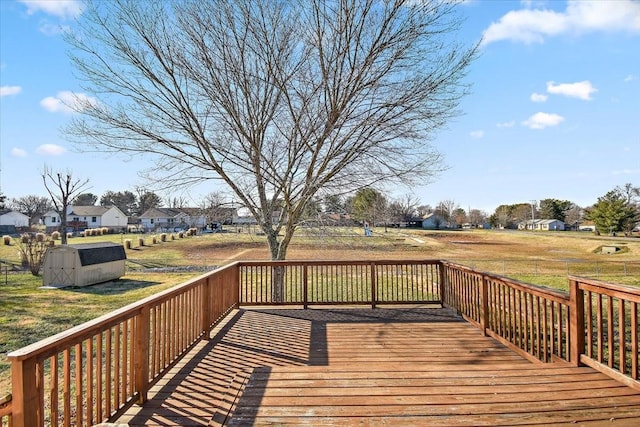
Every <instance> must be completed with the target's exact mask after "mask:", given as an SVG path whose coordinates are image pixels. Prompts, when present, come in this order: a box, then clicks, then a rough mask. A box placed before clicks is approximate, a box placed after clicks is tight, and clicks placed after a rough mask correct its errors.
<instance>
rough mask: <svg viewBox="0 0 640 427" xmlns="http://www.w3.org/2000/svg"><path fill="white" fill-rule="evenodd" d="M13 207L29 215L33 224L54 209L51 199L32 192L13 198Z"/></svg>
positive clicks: (30, 223) (30, 222)
mask: <svg viewBox="0 0 640 427" xmlns="http://www.w3.org/2000/svg"><path fill="white" fill-rule="evenodd" d="M10 205H11V207H12V208H13V209H15V210H17V211H19V212H22V213H23V214H25V215H27V216H28V217H29V225H33V224H34V223H35V222H36V221H37V220H38V219H39V218H41V217H42V216H43V215H44V214H46V213H47V211H50V210H52V209H53V204H52V203H51V199H49V198H48V197H44V196H36V195H34V194H30V195H27V196H23V197H20V198H18V199H11V203H10Z"/></svg>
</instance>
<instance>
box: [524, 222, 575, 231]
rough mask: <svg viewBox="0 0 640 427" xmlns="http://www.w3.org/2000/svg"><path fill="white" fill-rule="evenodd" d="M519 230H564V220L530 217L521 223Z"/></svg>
mask: <svg viewBox="0 0 640 427" xmlns="http://www.w3.org/2000/svg"><path fill="white" fill-rule="evenodd" d="M518 230H538V231H563V230H564V222H562V221H560V220H559V219H530V220H527V221H522V222H521V223H519V224H518Z"/></svg>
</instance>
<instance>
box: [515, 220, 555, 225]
mask: <svg viewBox="0 0 640 427" xmlns="http://www.w3.org/2000/svg"><path fill="white" fill-rule="evenodd" d="M554 222H562V223H563V224H564V221H560V220H559V219H528V220H526V221H522V222H521V223H520V224H552V223H554Z"/></svg>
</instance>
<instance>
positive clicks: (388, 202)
mask: <svg viewBox="0 0 640 427" xmlns="http://www.w3.org/2000/svg"><path fill="white" fill-rule="evenodd" d="M0 196H2V195H0ZM533 202H536V203H533ZM5 204H6V207H7V208H10V209H13V210H16V211H19V212H22V213H23V214H25V215H27V216H29V217H30V218H32V221H37V219H38V218H40V217H41V216H42V215H44V214H45V213H46V212H47V211H50V210H55V207H54V205H53V203H52V202H51V198H49V197H41V196H37V195H27V196H24V197H20V198H13V199H10V200H8V201H6V202H5ZM71 204H72V205H75V206H94V205H96V204H97V205H98V206H117V207H118V208H119V209H120V210H121V211H123V212H124V213H125V214H127V215H128V216H131V217H136V216H140V215H141V214H143V213H144V212H145V211H146V210H148V209H151V208H160V207H170V208H197V209H199V210H200V212H201V213H202V214H204V215H206V216H207V217H209V218H221V217H224V216H228V212H229V211H228V210H229V208H234V207H235V208H239V207H242V206H241V205H240V204H238V203H234V202H230V201H229V200H228V198H227V197H226V196H225V195H224V194H222V193H217V192H212V193H210V194H207V195H206V196H205V197H204V198H203V199H202V200H200V201H199V202H197V203H196V205H195V206H194V205H193V204H190V203H189V202H188V201H187V200H186V199H184V198H179V197H173V198H171V197H169V198H166V199H164V200H163V199H162V198H161V197H160V196H159V195H157V194H156V193H154V192H152V191H148V190H146V189H141V188H136V190H135V193H134V192H132V191H111V190H109V191H106V192H105V193H104V194H102V196H97V195H96V194H93V193H89V192H86V193H82V194H79V195H77V196H76V197H75V198H74V199H73V200H72V202H71ZM281 204H282V201H281ZM431 213H435V214H437V215H439V216H440V217H441V218H442V220H443V226H446V227H449V228H460V227H462V226H464V225H465V224H467V225H469V226H471V227H480V226H484V225H486V224H489V225H490V226H491V227H493V228H517V225H518V224H519V223H520V222H523V221H528V220H532V219H557V220H560V221H563V222H564V223H566V224H567V225H574V224H578V223H580V222H582V221H585V220H587V221H592V222H593V223H594V226H595V229H596V232H597V233H603V234H604V233H606V234H610V233H616V232H623V233H627V234H628V233H630V232H631V231H632V230H633V228H634V227H635V226H636V224H638V222H640V187H636V186H633V185H632V184H625V185H623V186H618V187H616V188H614V189H613V190H611V191H609V192H608V193H607V194H605V195H604V196H602V197H599V198H598V201H597V202H596V203H595V204H594V205H592V206H590V207H587V208H582V207H580V206H578V205H576V204H575V203H573V202H571V201H569V200H560V199H555V198H547V199H542V200H540V201H531V202H530V203H515V204H503V205H500V206H498V207H497V208H496V209H495V211H494V212H493V213H492V214H487V213H486V212H484V211H482V210H479V209H471V208H468V209H467V210H465V209H464V208H462V207H461V206H460V205H459V204H458V203H456V202H455V201H454V200H443V201H440V202H439V203H437V204H436V205H435V207H433V206H431V205H429V204H424V203H422V202H421V201H420V200H419V199H418V198H417V197H415V196H413V195H411V194H405V195H402V196H400V197H391V196H389V195H387V194H385V192H383V191H381V190H377V189H374V188H371V187H366V188H362V189H360V190H358V191H356V192H355V193H354V194H349V195H338V194H330V195H326V196H324V197H322V198H315V199H312V200H311V201H310V202H309V203H308V205H307V207H306V209H305V212H304V215H303V216H302V223H303V224H304V223H308V224H310V223H314V224H316V223H324V222H326V220H323V219H322V218H323V217H325V218H326V216H327V215H328V214H333V215H334V216H336V215H337V216H340V215H342V217H343V218H349V221H352V222H354V223H357V224H365V223H367V224H369V225H371V226H374V225H375V226H384V225H387V226H398V225H400V224H402V223H410V222H411V221H414V222H415V221H416V220H418V219H421V218H424V217H425V216H426V215H428V214H431ZM343 223H344V221H343Z"/></svg>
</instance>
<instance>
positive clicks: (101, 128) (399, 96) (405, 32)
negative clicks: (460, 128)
mask: <svg viewBox="0 0 640 427" xmlns="http://www.w3.org/2000/svg"><path fill="white" fill-rule="evenodd" d="M79 25H80V26H79V30H78V32H77V33H76V34H70V35H69V36H68V37H67V39H68V41H69V43H70V45H71V47H72V48H73V49H72V60H73V62H74V63H75V65H76V69H77V71H78V73H79V75H80V76H81V77H82V78H83V79H84V82H85V83H86V87H85V90H86V91H87V92H89V93H91V94H92V95H93V96H95V98H96V99H98V100H99V101H98V102H95V103H88V102H85V103H82V104H79V107H78V110H79V111H80V112H81V113H83V115H82V116H81V118H80V119H79V120H76V121H75V122H74V123H73V124H72V126H71V127H70V128H69V135H70V136H71V137H72V138H74V139H76V140H77V142H78V143H79V144H82V146H83V147H93V148H95V149H97V150H101V151H114V152H120V153H128V154H129V155H132V156H136V155H138V154H144V155H146V156H152V157H154V158H155V159H156V160H157V164H156V167H154V168H153V170H152V171H147V172H149V173H148V177H150V178H153V179H155V180H156V182H159V183H162V184H163V185H164V187H166V188H169V187H173V188H177V187H180V188H185V186H188V185H191V184H194V183H197V182H202V181H205V180H211V179H216V180H222V181H223V182H224V183H225V184H226V185H227V186H228V187H229V188H230V190H231V191H232V192H233V193H235V194H236V196H237V197H238V198H239V200H240V202H241V203H242V204H243V205H244V206H246V207H247V209H249V210H250V211H251V213H252V214H253V215H254V216H255V217H256V219H257V220H258V223H259V224H260V226H261V227H262V229H263V231H264V232H265V233H266V235H267V240H268V242H269V246H270V248H271V255H272V257H273V258H274V259H282V258H284V257H285V254H286V250H287V247H288V244H289V242H290V239H291V237H292V236H293V233H294V231H295V229H296V227H297V226H298V224H299V221H301V219H302V218H303V216H304V212H305V207H306V205H307V204H308V203H311V201H312V200H314V198H316V197H321V196H322V195H323V194H344V193H346V192H349V191H355V190H357V189H360V188H365V187H370V186H376V187H379V188H380V187H388V186H391V185H394V184H405V185H411V184H414V183H417V182H420V183H422V184H424V183H426V182H429V180H431V179H433V178H434V177H435V176H437V174H438V173H439V172H440V171H441V170H442V169H443V159H442V157H441V156H440V154H439V153H438V152H437V151H436V150H434V149H433V147H432V146H431V145H430V144H429V141H430V140H431V139H432V138H433V137H434V136H435V133H436V131H438V130H439V129H440V128H442V126H443V125H444V124H445V123H446V122H447V121H448V120H449V119H450V118H451V117H453V116H455V115H457V114H458V113H459V112H458V110H457V106H458V103H459V101H460V99H461V98H462V96H464V95H465V94H466V93H467V89H468V88H467V86H466V85H465V84H464V81H463V79H464V77H465V76H466V72H467V69H468V67H469V65H470V63H471V62H472V60H473V58H474V57H475V55H476V46H471V47H465V46H462V45H460V44H459V43H458V42H457V41H456V38H455V36H456V32H457V31H458V29H459V28H460V26H461V21H460V19H459V16H458V14H457V9H456V3H455V2H449V1H446V0H425V1H419V2H418V1H413V0H406V1H405V0H395V1H378V0H360V1H358V0H342V1H337V2H333V1H325V0H274V1H254V0H229V1H223V2H219V1H211V0H210V1H205V0H197V1H196V0H185V1H177V0H165V1H159V0H158V1H155V0H154V1H151V0H149V1H145V2H139V1H137V0H112V1H109V2H100V1H90V2H89V7H88V8H87V10H86V12H85V13H84V14H83V17H82V18H81V21H80V23H79ZM279 236H284V237H279Z"/></svg>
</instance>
